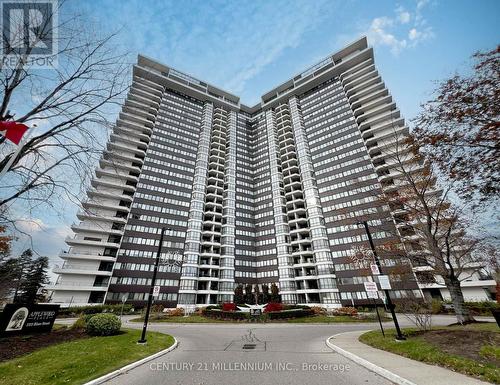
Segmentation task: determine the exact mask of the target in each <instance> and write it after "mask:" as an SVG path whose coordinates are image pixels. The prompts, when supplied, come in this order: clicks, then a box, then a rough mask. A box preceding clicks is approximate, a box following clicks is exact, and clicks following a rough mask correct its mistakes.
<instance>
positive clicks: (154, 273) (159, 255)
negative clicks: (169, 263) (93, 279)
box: [137, 227, 170, 344]
mask: <svg viewBox="0 0 500 385" xmlns="http://www.w3.org/2000/svg"><path fill="white" fill-rule="evenodd" d="M167 230H168V231H170V229H167V228H166V227H162V229H161V234H160V244H159V245H158V251H157V253H156V261H155V267H154V270H153V278H152V279H151V287H150V288H149V297H148V306H147V308H146V315H145V317H144V325H143V326H142V335H141V339H140V340H139V341H137V343H138V344H145V343H146V330H147V328H148V321H149V313H150V311H151V304H152V303H153V291H154V288H155V281H156V274H157V273H158V265H159V264H160V257H161V248H162V246H163V238H164V236H165V231H167Z"/></svg>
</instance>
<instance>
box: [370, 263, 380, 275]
mask: <svg viewBox="0 0 500 385" xmlns="http://www.w3.org/2000/svg"><path fill="white" fill-rule="evenodd" d="M370 269H371V271H372V274H373V275H379V274H380V270H379V268H378V266H377V265H375V264H371V265H370Z"/></svg>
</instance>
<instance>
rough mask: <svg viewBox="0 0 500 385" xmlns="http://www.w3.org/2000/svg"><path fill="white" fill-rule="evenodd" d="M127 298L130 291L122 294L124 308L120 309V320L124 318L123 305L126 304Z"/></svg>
mask: <svg viewBox="0 0 500 385" xmlns="http://www.w3.org/2000/svg"><path fill="white" fill-rule="evenodd" d="M127 299H128V293H123V295H122V309H121V311H120V320H121V319H122V316H123V307H124V306H125V302H127Z"/></svg>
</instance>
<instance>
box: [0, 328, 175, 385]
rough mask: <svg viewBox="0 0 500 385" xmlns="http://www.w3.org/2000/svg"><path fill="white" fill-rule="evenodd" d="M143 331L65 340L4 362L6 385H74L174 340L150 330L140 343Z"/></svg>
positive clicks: (1, 366)
mask: <svg viewBox="0 0 500 385" xmlns="http://www.w3.org/2000/svg"><path fill="white" fill-rule="evenodd" d="M140 334H141V331H140V330H124V333H123V334H119V335H116V336H110V337H91V338H85V339H81V340H76V341H72V342H64V343H61V344H56V345H52V346H49V347H47V348H43V349H40V350H37V351H35V352H33V353H31V354H28V355H26V356H23V357H19V358H16V359H13V360H9V361H6V362H3V363H0V379H1V380H0V383H1V384H2V385H63V384H64V385H74V384H83V383H85V382H87V381H90V380H92V379H95V378H97V377H100V376H102V375H104V374H106V373H109V372H111V371H113V370H115V369H118V368H120V367H122V366H125V365H127V364H129V363H132V362H134V361H137V360H139V359H141V358H144V357H147V356H149V355H151V354H153V353H156V352H158V351H160V350H163V349H166V348H168V347H169V346H171V345H172V344H173V343H174V339H173V337H172V336H169V335H166V334H161V333H154V332H148V334H147V340H148V343H147V344H146V345H138V344H137V343H136V342H137V340H138V339H139V338H140Z"/></svg>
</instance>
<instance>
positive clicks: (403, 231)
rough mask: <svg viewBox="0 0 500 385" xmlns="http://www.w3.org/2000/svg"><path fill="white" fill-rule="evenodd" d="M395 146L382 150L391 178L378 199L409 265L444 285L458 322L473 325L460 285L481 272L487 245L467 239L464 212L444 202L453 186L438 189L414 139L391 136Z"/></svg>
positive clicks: (469, 237)
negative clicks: (399, 238)
mask: <svg viewBox="0 0 500 385" xmlns="http://www.w3.org/2000/svg"><path fill="white" fill-rule="evenodd" d="M394 143H395V144H394V146H392V147H391V149H387V150H386V152H387V154H386V156H385V161H384V162H385V163H386V164H387V165H388V166H389V167H388V168H387V171H386V173H387V174H388V175H391V176H392V177H391V178H388V179H387V180H388V182H385V183H383V184H382V186H383V188H384V193H383V196H382V198H381V199H384V200H385V202H386V203H387V204H388V205H389V206H390V208H391V211H392V212H393V216H394V220H395V222H396V226H397V227H398V229H399V233H400V235H401V236H402V237H403V241H404V245H405V249H406V252H407V255H408V257H409V258H410V260H411V261H412V263H413V265H414V266H426V267H427V268H428V272H427V274H425V273H424V275H425V277H422V278H423V279H425V280H427V281H428V282H429V281H430V280H431V277H432V280H433V281H435V282H436V280H437V281H438V282H439V283H441V284H443V285H445V286H446V288H447V289H448V291H449V293H450V297H451V300H452V302H453V305H454V310H455V314H456V317H457V320H458V322H459V323H464V322H469V321H472V320H473V318H472V316H471V315H470V313H469V310H468V309H467V308H466V307H465V306H464V296H463V293H462V288H461V282H462V281H464V280H466V279H469V278H470V277H471V276H472V275H474V274H475V273H477V272H479V271H481V270H482V269H483V268H484V266H485V263H486V258H485V253H484V252H483V245H484V243H485V241H486V240H485V239H479V238H477V237H473V236H471V235H470V234H471V232H470V231H468V230H469V229H468V228H469V227H470V226H471V223H472V221H467V220H466V219H465V218H466V216H465V215H464V212H465V210H464V207H462V206H459V205H458V204H454V205H451V204H450V203H449V201H450V192H451V191H452V190H453V185H452V183H448V184H446V185H444V184H443V185H442V186H444V188H439V187H438V185H437V179H436V176H435V174H434V173H433V170H432V167H431V164H430V163H429V162H428V161H427V160H426V159H425V158H424V157H423V156H422V154H421V152H420V146H419V144H418V143H417V142H416V141H415V140H414V138H413V137H412V136H406V135H405V136H401V135H399V136H398V135H397V134H395V135H394ZM389 170H390V171H389Z"/></svg>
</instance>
